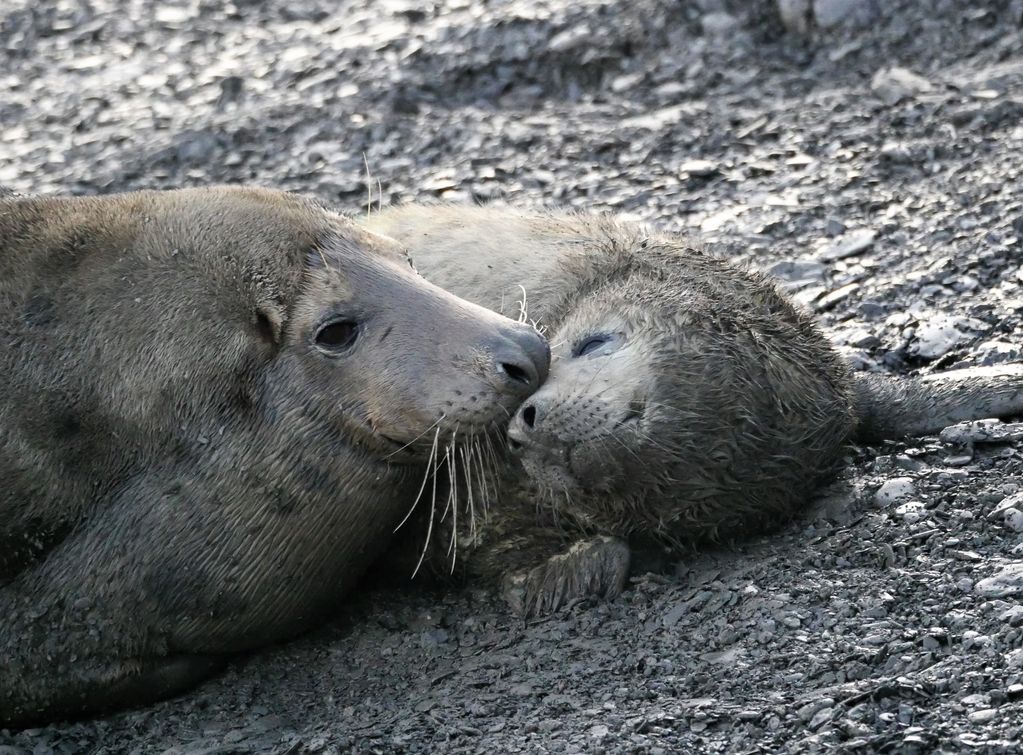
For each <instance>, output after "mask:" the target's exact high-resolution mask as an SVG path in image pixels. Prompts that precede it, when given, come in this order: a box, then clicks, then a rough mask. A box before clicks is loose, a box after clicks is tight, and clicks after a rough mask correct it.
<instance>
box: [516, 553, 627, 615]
mask: <svg viewBox="0 0 1023 755" xmlns="http://www.w3.org/2000/svg"><path fill="white" fill-rule="evenodd" d="M631 557H632V551H631V550H630V548H629V544H628V543H627V542H625V541H624V540H622V539H621V538H618V537H611V536H608V535H598V536H597V537H593V538H590V539H588V540H579V541H577V542H575V543H573V544H572V545H570V546H569V547H568V548H567V549H566V550H564V551H563V552H561V553H558V554H555V555H553V556H551V557H549V558H548V559H547V560H545V561H543V562H542V563H541V564H540V565H539V566H534V567H533V568H532V569H528V570H526V571H511V572H508V573H506V574H505V577H504V580H503V582H502V585H501V595H502V597H503V598H504V600H505V602H506V603H508V605H509V606H510V607H511V609H512V610H513V611H514V612H515V613H517V614H519V615H520V616H523V617H532V616H542V615H544V614H549V613H553V612H554V611H556V610H558V609H559V608H561V607H562V606H564V605H567V604H568V603H571V602H572V601H573V600H578V599H580V598H586V597H595V598H602V599H604V600H610V599H611V598H616V597H618V596H619V595H621V593H622V590H624V589H625V581H626V579H628V576H629V563H630V561H631Z"/></svg>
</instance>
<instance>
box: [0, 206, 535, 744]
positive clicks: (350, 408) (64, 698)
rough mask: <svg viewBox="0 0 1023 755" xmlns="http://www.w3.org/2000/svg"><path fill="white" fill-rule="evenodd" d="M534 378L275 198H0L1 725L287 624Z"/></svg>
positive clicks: (336, 223)
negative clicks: (450, 447)
mask: <svg viewBox="0 0 1023 755" xmlns="http://www.w3.org/2000/svg"><path fill="white" fill-rule="evenodd" d="M547 363H548V352H547V346H546V344H545V342H544V341H543V340H542V339H541V338H540V337H539V336H538V335H537V334H536V333H535V332H534V331H533V330H532V328H529V327H526V326H523V325H520V324H518V323H515V322H513V321H511V320H508V319H505V318H503V317H500V316H498V315H496V314H494V313H492V312H489V311H487V310H484V309H482V308H481V307H478V306H476V305H473V304H469V303H468V302H465V301H462V300H460V299H457V298H455V297H454V296H452V295H451V294H448V293H446V292H444V291H442V290H440V289H439V288H436V287H435V286H433V285H431V284H429V283H427V282H426V281H425V280H423V279H422V278H421V277H419V275H418V274H417V273H416V272H415V271H414V270H413V267H412V265H411V262H410V260H409V258H408V256H407V254H406V252H405V251H404V249H403V248H402V247H400V246H399V245H397V244H396V243H394V242H392V241H390V240H388V239H385V238H382V237H380V236H376V235H373V234H371V233H368V232H365V231H362V230H359V229H358V228H356V227H355V226H354V225H353V224H352V223H350V222H349V221H348V220H346V219H345V218H343V217H341V216H339V215H337V214H335V213H333V212H330V211H327V210H325V209H323V208H322V207H320V206H318V205H316V204H315V203H313V202H310V201H308V200H304V199H301V198H298V197H295V196H293V195H289V194H285V193H281V192H274V191H266V190H260V189H248V188H215V189H192V190H183V191H174V192H139V193H134V194H126V195H118V196H110V197H101V198H80V199H68V198H42V197H35V198H14V197H4V198H0V374H2V375H3V376H4V390H3V392H2V393H0V478H2V479H3V481H4V482H3V485H2V486H0V616H3V617H4V618H3V621H2V622H0V657H2V658H4V673H3V674H2V675H0V726H3V725H12V724H16V723H26V722H29V721H39V720H47V719H50V718H53V717H58V716H65V715H74V714H79V713H82V712H88V711H94V710H101V709H109V708H114V707H118V706H122V705H130V704H139V703H142V702H145V701H147V700H152V699H155V698H158V697H162V696H166V695H168V694H173V693H174V692H176V691H178V690H181V689H184V688H185V687H187V686H189V685H190V684H194V683H195V682H196V681H198V680H199V679H201V678H203V677H204V676H205V675H207V674H208V673H210V671H211V670H212V669H213V668H215V667H216V666H217V665H218V663H219V662H220V661H221V659H223V658H224V657H226V655H227V654H230V653H234V652H238V651H241V650H246V649H250V648H254V647H257V646H259V645H262V644H265V643H268V642H273V641H275V640H278V639H281V638H283V637H286V636H288V635H290V634H293V633H294V632H296V631H298V630H300V629H302V628H303V627H306V626H308V625H309V624H310V623H312V622H313V621H314V620H315V619H316V618H317V617H318V616H320V615H322V614H323V613H324V612H325V611H327V610H330V609H331V608H332V607H334V606H335V605H336V602H337V600H338V598H339V597H340V596H341V595H342V594H343V593H344V591H345V590H346V589H348V587H349V586H350V585H351V584H352V582H353V581H354V580H355V579H356V578H357V577H358V576H359V574H360V573H361V572H362V570H363V569H364V568H365V567H366V565H367V564H368V563H369V562H370V560H371V559H372V558H373V556H374V554H375V553H376V552H377V551H378V550H379V549H380V548H381V547H382V545H383V544H384V543H385V542H386V540H387V538H388V537H389V535H390V533H391V532H392V531H393V530H394V528H395V526H396V524H397V523H398V522H399V521H400V520H401V518H402V516H404V514H405V512H406V511H407V510H408V509H409V507H410V506H411V505H412V503H413V502H414V501H415V499H416V494H417V491H419V490H420V489H421V485H422V479H423V476H424V472H425V469H426V464H425V460H426V458H427V457H428V455H429V454H431V453H435V449H436V446H437V445H438V444H440V443H444V444H449V443H457V442H459V441H461V440H462V439H466V438H469V437H471V436H472V435H473V434H475V433H479V432H483V431H486V430H488V429H490V428H492V427H494V426H496V425H503V423H505V422H506V421H507V418H508V417H509V415H510V414H511V413H512V412H514V410H515V409H516V408H517V406H518V405H519V404H520V403H521V401H522V400H523V399H524V398H525V397H526V396H527V395H529V394H530V393H531V392H532V391H533V390H535V389H536V387H537V386H538V384H539V383H540V382H541V381H542V380H543V379H544V377H545V375H546V370H547Z"/></svg>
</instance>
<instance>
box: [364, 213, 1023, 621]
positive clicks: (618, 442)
mask: <svg viewBox="0 0 1023 755" xmlns="http://www.w3.org/2000/svg"><path fill="white" fill-rule="evenodd" d="M364 222H365V224H366V225H367V227H369V228H370V229H372V230H375V231H377V232H379V233H384V234H386V235H388V236H391V237H393V238H395V239H397V240H399V241H400V242H401V243H403V244H405V245H406V246H408V247H409V248H410V250H411V251H412V254H413V255H414V257H415V258H416V264H417V267H418V269H419V270H420V272H422V273H423V274H424V275H425V276H426V277H427V278H429V279H430V280H432V281H433V282H435V283H438V284H439V285H441V286H443V287H444V288H446V289H448V290H449V291H452V292H453V293H456V294H458V295H459V296H462V297H464V298H466V299H468V300H470V301H474V302H476V303H478V304H481V305H483V306H488V307H491V308H492V309H494V310H496V311H498V312H502V313H504V314H506V315H509V316H512V317H515V316H518V315H519V314H521V312H522V311H523V310H524V311H525V313H526V315H527V316H528V317H529V318H531V319H534V320H535V321H536V322H537V323H538V324H539V325H540V326H541V327H542V328H543V329H544V330H545V331H546V332H547V334H548V336H549V338H550V341H551V349H552V365H551V370H550V376H549V377H548V379H547V381H546V383H545V384H544V386H543V387H542V388H541V389H540V390H539V391H537V392H536V393H535V394H533V396H532V397H530V398H529V399H528V400H527V401H526V402H525V403H524V404H523V405H522V407H520V409H519V410H518V412H517V413H516V415H515V417H514V418H513V420H512V423H511V425H510V428H509V431H508V440H509V444H510V446H511V448H512V449H513V450H514V451H515V453H516V454H517V455H518V457H519V459H520V460H521V464H522V470H523V471H524V473H525V475H526V476H527V477H528V478H529V479H530V480H531V482H532V483H533V485H534V486H535V487H536V488H538V489H539V491H540V492H541V494H542V498H543V499H544V500H546V501H547V503H548V504H549V505H548V506H547V507H546V508H545V509H542V510H541V515H542V516H543V517H545V518H546V520H547V521H546V522H545V523H541V524H540V525H537V523H536V512H535V510H534V509H535V507H534V504H533V502H532V501H530V500H529V499H528V497H527V498H522V496H518V497H517V500H518V503H516V502H515V500H510V501H505V502H503V503H502V505H501V507H500V509H499V510H498V511H494V512H492V514H493V516H492V519H491V521H490V522H489V523H488V526H487V527H486V528H484V529H483V530H482V534H481V538H482V541H483V542H480V543H478V545H479V548H478V550H477V552H476V553H475V554H474V555H472V556H471V557H470V558H469V561H468V563H467V565H466V567H465V568H466V569H467V570H468V571H469V572H470V574H472V573H476V574H482V575H491V576H494V575H497V574H500V573H502V572H504V573H506V574H507V575H510V576H509V579H507V580H506V581H505V593H506V597H508V598H509V600H510V601H511V602H512V603H513V605H514V606H515V607H517V608H518V609H520V610H522V611H524V612H526V613H539V612H545V611H549V610H552V609H553V608H556V607H557V606H558V605H560V604H562V603H563V602H565V601H566V600H569V599H571V598H572V597H575V596H578V595H581V594H592V593H596V594H603V595H615V594H617V593H618V592H620V591H621V589H622V587H623V585H624V583H625V579H626V576H627V572H628V565H629V558H630V550H629V547H628V545H627V540H629V539H631V540H633V541H636V540H649V539H651V538H652V539H654V540H655V541H657V542H658V543H660V544H665V545H668V546H670V547H673V548H676V549H678V548H680V547H688V546H689V545H690V544H692V543H696V542H699V541H704V540H715V539H720V538H721V537H724V536H728V537H732V536H735V535H740V534H742V533H748V532H758V531H762V530H763V529H765V528H768V527H770V526H772V525H773V524H775V523H777V522H779V521H780V520H783V519H785V518H786V517H788V516H790V515H791V514H793V513H794V512H795V511H798V510H799V509H800V508H801V507H802V506H804V505H805V503H806V502H807V501H808V500H810V498H811V497H812V494H813V491H814V488H815V487H817V486H818V485H819V484H820V483H821V481H822V480H824V479H826V478H827V477H828V476H829V475H831V474H832V472H833V471H834V470H835V468H836V466H837V465H838V464H839V462H840V460H841V456H842V453H843V449H844V446H845V444H846V443H847V442H848V441H850V440H858V441H867V442H869V441H876V440H879V439H883V438H894V437H900V436H904V435H918V434H926V433H931V432H936V431H938V430H940V429H942V428H944V427H945V426H947V425H949V424H952V423H954V422H959V421H962V420H966V419H977V418H983V417H993V416H1005V415H1014V414H1019V413H1021V412H1023V370H1021V368H1020V366H1018V365H1016V366H1010V367H1007V368H999V369H973V370H962V371H953V372H949V373H945V374H940V375H931V376H928V377H926V378H920V379H897V378H891V377H882V376H876V375H865V374H853V373H852V371H851V370H850V369H849V368H848V366H847V365H846V364H845V363H844V361H843V360H842V359H841V358H840V356H839V354H838V353H837V352H836V351H835V349H834V348H833V346H832V345H831V344H830V343H829V342H828V341H827V339H826V338H825V337H824V335H823V334H822V333H821V331H820V330H819V328H818V327H817V325H816V324H815V323H814V321H813V320H812V319H811V318H810V317H809V316H808V315H807V314H806V313H804V312H803V311H802V310H800V309H799V308H797V307H795V306H793V304H792V303H791V302H790V301H789V300H788V299H787V298H786V297H785V296H783V295H782V294H781V293H780V292H779V291H778V290H777V288H776V287H775V286H774V285H773V284H772V283H771V282H770V280H769V279H768V278H767V277H765V276H764V275H761V274H758V273H755V272H751V271H748V270H745V269H742V268H740V267H738V266H736V265H733V264H730V263H729V262H727V261H725V260H723V259H720V258H718V257H715V256H713V255H710V254H707V253H705V252H703V251H701V250H699V249H697V248H694V247H693V246H692V245H691V244H690V243H688V242H687V241H686V240H684V239H681V238H677V237H673V236H669V235H665V234H657V233H652V232H650V231H648V230H647V229H645V228H643V227H641V226H639V225H636V224H632V223H628V222H623V221H620V220H616V219H615V218H613V217H609V216H588V215H579V214H566V213H556V212H552V213H528V212H522V211H519V210H515V209H512V208H507V207H494V206H490V207H464V206H451V205H409V206H404V207H394V208H385V209H383V210H382V211H380V212H378V213H375V214H372V215H370V216H368V217H367V218H365V220H364ZM561 529H570V530H573V531H575V532H576V533H583V534H584V535H591V536H592V537H589V538H587V537H583V538H581V539H579V540H578V541H577V542H575V543H573V544H571V545H570V547H568V549H567V550H565V549H564V536H563V535H562V533H561V532H560V530H561ZM463 542H465V543H469V542H470V539H469V538H463ZM530 562H532V563H531V564H530Z"/></svg>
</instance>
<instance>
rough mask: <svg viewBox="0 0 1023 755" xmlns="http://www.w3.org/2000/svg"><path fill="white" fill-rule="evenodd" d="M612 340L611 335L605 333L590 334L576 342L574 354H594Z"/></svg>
mask: <svg viewBox="0 0 1023 755" xmlns="http://www.w3.org/2000/svg"><path fill="white" fill-rule="evenodd" d="M610 340H611V337H610V336H605V335H599V336H589V337H588V338H584V339H583V340H581V341H580V342H579V343H578V344H576V347H575V348H574V349H573V350H572V356H573V357H584V356H586V355H587V354H592V353H593V352H594V351H596V350H597V349H599V348H600V347H601V346H603V345H604V344H605V343H607V342H608V341H610Z"/></svg>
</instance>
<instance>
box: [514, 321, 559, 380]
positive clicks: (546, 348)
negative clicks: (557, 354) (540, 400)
mask: <svg viewBox="0 0 1023 755" xmlns="http://www.w3.org/2000/svg"><path fill="white" fill-rule="evenodd" d="M518 341H519V345H521V346H522V349H523V351H525V352H526V356H528V357H529V359H530V360H531V361H532V363H533V367H534V368H535V369H536V387H537V388H539V387H540V386H541V385H542V384H543V382H544V381H545V380H546V379H547V372H548V370H549V369H550V366H551V347H550V344H549V343H547V339H546V338H544V337H543V336H542V335H540V334H539V333H537V332H536V331H535V330H533V329H532V328H526V329H524V330H522V331H520V332H519V334H518Z"/></svg>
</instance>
